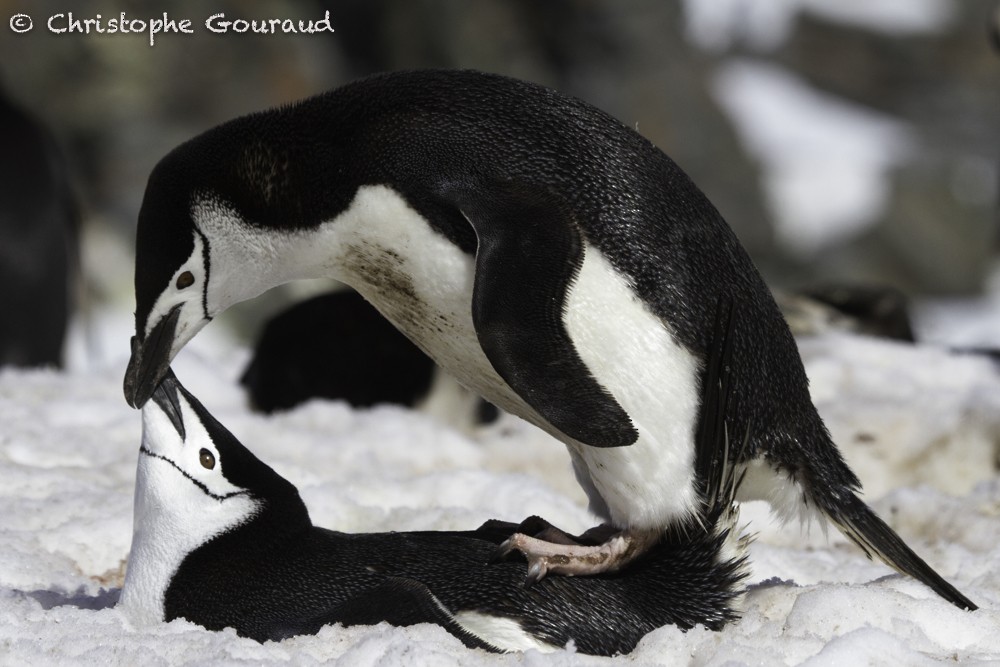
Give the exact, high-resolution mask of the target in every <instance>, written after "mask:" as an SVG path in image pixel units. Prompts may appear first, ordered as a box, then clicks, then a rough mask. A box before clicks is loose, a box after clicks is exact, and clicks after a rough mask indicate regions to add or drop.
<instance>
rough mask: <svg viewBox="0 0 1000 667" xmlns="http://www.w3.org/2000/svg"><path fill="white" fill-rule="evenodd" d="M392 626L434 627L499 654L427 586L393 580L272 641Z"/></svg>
mask: <svg viewBox="0 0 1000 667" xmlns="http://www.w3.org/2000/svg"><path fill="white" fill-rule="evenodd" d="M383 622H385V623H389V624H390V625H395V626H397V627H407V626H410V625H417V624H418V623H434V624H435V625H440V626H441V627H443V628H444V629H445V630H447V631H448V632H450V633H451V634H453V635H455V637H457V638H458V639H459V640H460V641H461V642H462V643H463V644H465V645H466V646H467V647H469V648H483V649H487V650H489V651H497V649H496V647H494V646H492V645H490V644H488V643H486V642H484V641H483V640H481V639H480V638H479V637H477V636H476V635H474V634H472V633H471V632H469V631H468V630H466V629H465V628H463V627H462V626H461V625H459V624H458V622H457V621H456V620H455V618H454V616H452V614H451V613H450V612H449V611H448V610H447V609H446V608H445V607H444V605H442V604H441V602H439V601H438V599H437V598H436V597H435V596H434V594H433V593H431V591H430V589H429V588H427V586H425V585H424V584H422V583H420V582H419V581H415V580H413V579H405V578H402V577H389V578H387V579H386V580H385V581H384V582H383V583H381V584H380V585H378V586H376V587H375V588H372V589H369V590H366V591H364V592H363V593H360V594H358V595H355V596H354V597H352V598H350V599H349V600H347V601H346V602H344V603H342V604H340V605H338V606H337V607H336V608H334V609H331V610H330V611H328V612H326V613H323V614H320V615H319V616H315V617H311V618H304V619H300V620H299V621H298V622H293V623H285V624H283V625H282V627H281V628H280V629H276V630H275V631H274V632H273V633H272V636H271V639H274V640H280V639H285V638H287V637H292V636H294V635H312V634H316V633H317V632H319V630H320V628H323V627H324V626H327V625H333V624H335V623H340V624H342V625H344V626H345V627H346V626H351V625H378V624H379V623H383Z"/></svg>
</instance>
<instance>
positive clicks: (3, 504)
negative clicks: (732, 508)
mask: <svg viewBox="0 0 1000 667" xmlns="http://www.w3.org/2000/svg"><path fill="white" fill-rule="evenodd" d="M102 322H103V324H101V327H104V328H103V329H101V331H102V332H103V333H101V336H105V338H102V340H103V341H104V344H103V348H102V349H103V350H104V351H105V353H104V355H103V357H102V360H101V361H100V362H97V363H90V364H83V363H81V362H80V361H79V360H78V361H77V362H76V363H74V364H73V366H74V368H72V369H71V370H70V371H68V372H55V371H46V370H41V371H39V370H36V371H24V370H3V371H0V664H4V665H15V664H16V665H26V664H30V665H50V664H73V665H76V664H88V663H101V664H124V665H131V664H143V665H183V664H220V665H249V664H254V665H261V664H296V665H311V664H316V663H320V662H325V663H333V664H344V665H480V664H482V665H490V664H528V665H542V664H545V665H569V664H573V665H577V664H586V665H590V664H594V665H597V664H610V663H611V662H612V661H613V662H615V663H616V664H617V663H629V664H636V665H646V664H670V665H676V664H697V665H723V664H769V665H770V664H811V665H825V664H851V665H864V664H873V665H874V664H908V665H922V664H936V663H938V662H940V661H948V662H952V661H955V660H957V661H959V662H961V663H963V664H976V663H981V664H986V663H992V664H996V661H1000V633H998V632H997V628H1000V567H998V566H1000V483H998V480H997V474H996V460H997V446H998V445H997V443H998V442H1000V373H998V369H997V367H996V366H995V365H993V363H992V362H990V361H988V360H986V359H984V358H982V357H974V356H961V357H957V356H953V355H951V354H949V353H947V352H945V351H943V350H942V349H940V348H935V347H917V348H914V347H908V346H904V345H897V344H893V343H889V342H884V341H876V340H872V339H866V338H860V337H852V336H846V335H831V336H825V337H821V338H816V339H811V340H804V341H802V342H801V349H802V352H803V357H804V359H805V361H806V365H807V369H808V371H809V373H810V376H811V378H812V382H813V385H812V386H813V393H814V397H815V400H816V403H817V405H818V407H819V408H820V410H821V412H822V413H823V414H824V416H825V417H826V419H827V423H828V425H829V427H830V429H831V431H832V433H833V434H834V436H835V438H836V439H837V441H838V442H839V443H841V445H842V448H843V451H844V452H845V455H846V456H847V457H848V459H849V461H850V462H851V463H852V465H853V466H854V468H855V470H856V471H857V472H858V474H859V475H860V476H861V478H862V480H863V481H864V482H865V483H866V487H867V489H868V490H869V493H868V496H867V498H868V500H869V501H870V502H872V503H873V504H874V506H875V508H876V510H877V511H878V512H879V513H880V514H881V515H882V516H883V517H884V518H885V519H886V520H887V521H888V522H889V523H890V525H892V526H893V527H894V528H895V529H896V530H898V531H899V532H900V534H902V535H903V536H904V538H905V539H906V540H907V541H908V543H909V544H910V545H911V546H912V547H913V548H914V549H915V550H916V551H917V552H918V553H920V554H921V555H922V556H923V557H924V558H925V559H926V560H927V561H928V562H929V563H930V564H932V566H933V567H935V568H936V569H937V570H938V571H939V572H940V573H941V574H942V575H943V576H945V577H946V578H947V579H949V580H950V581H951V582H952V583H954V584H955V585H956V586H957V587H958V588H959V589H960V590H961V591H962V592H963V593H965V594H966V595H968V596H969V597H970V598H971V599H972V600H974V601H975V602H976V603H978V604H979V605H980V606H981V608H980V610H979V611H977V612H974V613H967V612H964V611H960V610H958V609H956V608H954V607H952V606H951V605H950V604H948V603H946V602H944V601H943V600H941V599H939V598H937V597H936V596H935V595H934V594H933V593H932V592H930V591H929V590H928V589H927V588H926V587H924V586H923V585H921V584H919V583H918V582H916V581H913V580H911V579H908V578H905V577H902V576H900V575H897V574H895V573H894V572H893V571H892V570H890V569H889V568H888V567H886V566H884V565H882V564H879V563H873V562H870V561H868V560H866V559H865V557H864V556H863V555H862V554H861V552H860V551H859V550H858V549H857V548H855V547H854V546H853V545H851V544H850V543H848V542H847V541H846V540H845V539H844V538H842V537H841V536H840V534H839V533H837V532H836V531H835V530H831V531H829V541H827V540H826V539H824V537H823V531H822V530H815V529H814V530H812V531H811V533H809V534H808V535H803V533H801V532H800V531H799V529H798V527H796V526H785V527H780V526H777V525H774V524H772V523H770V522H768V520H767V518H766V514H765V512H764V511H763V508H762V507H759V506H753V505H751V506H747V507H745V508H744V514H743V516H744V519H746V520H749V521H750V524H751V525H750V526H749V528H748V530H749V531H751V532H757V533H758V538H757V541H756V542H755V543H754V544H753V545H752V546H751V549H750V558H751V564H752V569H753V575H752V579H751V587H750V590H749V593H748V595H747V596H746V598H745V602H744V605H743V607H744V615H743V618H742V619H741V620H740V621H738V622H736V623H734V624H732V625H730V626H729V627H727V628H726V629H724V630H723V631H721V632H709V631H707V630H704V629H703V628H696V629H694V630H691V631H689V632H686V633H684V632H681V631H679V630H677V629H676V628H673V627H665V628H662V629H660V630H658V631H656V632H653V633H651V634H650V635H648V636H647V637H646V638H645V639H644V640H643V641H642V642H641V644H640V645H639V646H638V648H637V649H636V650H635V651H634V652H633V653H632V654H631V655H629V656H627V657H623V658H622V657H619V658H617V659H614V660H612V659H606V658H592V657H589V656H583V655H579V654H577V653H575V652H574V651H573V650H572V648H569V649H567V650H565V651H561V652H557V653H555V654H551V655H545V656H543V655H542V654H540V653H537V652H528V653H526V654H518V655H505V656H499V655H492V654H487V653H485V652H482V651H473V650H469V649H466V648H465V647H463V646H462V644H460V643H459V642H458V640H456V639H455V638H453V637H452V636H450V635H449V634H447V633H446V632H445V631H444V630H442V629H441V628H438V627H435V626H430V625H421V626H415V627H411V628H393V627H389V626H387V625H384V624H383V625H379V626H374V627H355V628H343V627H340V626H333V627H327V628H325V629H324V630H323V631H322V632H321V633H320V634H318V635H316V636H309V637H297V638H293V639H290V640H286V641H284V642H281V643H267V644H258V643H256V642H254V641H252V640H248V639H242V638H239V637H237V636H236V634H235V633H234V632H233V631H224V632H209V631H206V630H204V629H202V628H200V627H198V626H195V625H193V624H191V623H187V622H184V621H175V622H172V623H168V624H160V625H157V626H154V627H151V628H143V629H137V628H133V627H130V625H129V624H128V622H127V621H126V620H125V619H124V618H123V616H122V615H121V614H120V613H119V612H118V611H117V610H116V609H115V608H114V606H113V603H114V601H115V599H116V597H117V593H118V588H119V587H120V586H121V582H122V576H123V567H124V563H125V560H126V558H127V555H128V549H129V542H130V539H131V533H132V525H131V524H132V491H133V482H134V474H135V467H136V459H137V455H138V447H139V436H140V416H139V413H138V412H136V411H134V410H132V409H130V408H129V407H128V406H127V405H126V404H125V401H124V399H123V397H122V390H121V385H122V382H121V381H122V374H123V372H124V367H125V363H126V361H127V358H126V356H125V354H126V350H127V349H128V345H127V340H128V334H127V328H126V327H125V326H124V324H125V323H126V320H124V319H121V318H119V319H117V320H115V319H114V318H112V319H111V320H110V322H111V324H108V320H102ZM99 328H100V327H99ZM212 331H213V327H209V329H208V330H206V332H205V333H204V334H203V335H202V336H199V337H198V338H197V339H195V341H193V342H192V344H191V345H189V346H188V348H186V349H185V350H184V351H183V352H182V353H181V355H180V356H179V358H178V360H177V361H176V363H175V364H174V368H175V370H176V372H177V375H178V377H179V378H180V379H181V381H182V382H184V383H185V385H186V386H187V387H188V388H189V389H190V390H191V391H192V392H193V393H195V395H197V396H198V397H199V398H200V399H201V400H202V401H203V402H204V403H205V405H206V406H207V407H208V409H209V410H210V411H211V412H213V414H215V415H216V417H218V418H219V419H220V420H221V421H222V422H223V423H224V424H226V425H227V426H228V427H229V428H230V429H231V430H232V431H233V432H234V433H235V434H236V435H237V436H238V437H239V438H240V439H241V440H242V441H243V442H244V443H245V444H246V445H247V446H249V447H250V448H251V449H253V451H254V452H255V453H257V454H258V456H260V457H261V458H262V459H263V460H265V461H267V462H268V463H269V464H270V465H271V466H272V467H274V468H275V469H276V470H277V471H278V472H280V473H281V474H282V475H284V476H285V477H287V478H288V479H289V480H291V481H292V482H294V483H295V484H296V485H297V486H298V488H299V490H300V491H301V493H302V496H303V498H304V500H305V502H306V504H307V505H308V507H309V509H310V512H311V514H312V517H313V520H314V522H315V523H316V524H317V525H321V526H326V527H330V528H337V529H341V530H346V531H384V530H416V529H440V530H450V529H468V528H474V527H476V526H478V525H479V524H480V523H481V522H483V521H484V520H486V519H488V518H493V517H496V518H502V519H507V520H511V521H519V520H521V519H522V518H524V517H526V516H528V515H531V514H535V513H537V514H541V515H543V516H545V517H546V518H548V519H549V520H551V521H553V522H554V523H556V524H557V525H561V526H563V527H564V528H567V529H569V530H571V531H575V530H582V529H584V528H586V527H588V526H589V525H591V522H592V517H591V516H590V515H589V514H588V512H587V510H586V503H585V499H584V496H583V494H582V492H581V491H580V490H579V489H578V488H577V487H576V485H575V482H574V481H573V479H572V476H571V474H570V472H569V459H568V456H567V454H566V452H565V450H564V448H563V446H562V445H561V444H559V443H557V442H555V441H554V440H552V439H551V438H549V437H548V436H546V435H544V434H543V433H541V432H540V431H538V430H537V429H535V428H533V427H530V426H528V425H526V424H524V423H522V422H519V421H517V420H515V419H514V418H505V419H504V420H502V421H501V422H500V423H499V424H497V425H494V426H491V427H488V428H485V429H482V430H480V431H478V432H475V433H472V434H471V435H469V434H463V433H459V432H456V431H454V430H451V429H449V428H447V427H444V426H441V425H439V424H438V423H437V422H435V421H433V420H432V419H431V418H430V417H427V416H426V415H423V414H419V413H415V412H412V411H409V410H405V409H402V408H397V407H378V408H374V409H371V410H354V409H351V408H349V407H348V406H346V405H344V404H342V403H336V402H327V401H314V402H311V403H309V404H306V405H304V406H302V407H300V408H299V409H296V410H294V411H291V412H289V413H285V414H281V415H278V416H274V417H270V418H268V417H263V416H258V415H255V414H253V413H251V412H250V411H249V410H248V409H247V407H246V405H245V399H244V396H243V394H242V392H241V391H240V389H239V387H238V385H237V383H236V378H237V377H238V375H239V373H240V371H241V369H242V366H243V364H244V363H245V361H246V360H247V358H248V352H247V351H246V350H244V349H238V348H235V347H234V346H233V344H232V343H231V342H230V341H228V340H226V339H225V337H224V336H223V335H222V334H221V333H220V332H219V331H215V332H214V333H210V332H212ZM110 350H115V351H116V352H109V351H110ZM99 356H100V355H99ZM595 613H600V610H595Z"/></svg>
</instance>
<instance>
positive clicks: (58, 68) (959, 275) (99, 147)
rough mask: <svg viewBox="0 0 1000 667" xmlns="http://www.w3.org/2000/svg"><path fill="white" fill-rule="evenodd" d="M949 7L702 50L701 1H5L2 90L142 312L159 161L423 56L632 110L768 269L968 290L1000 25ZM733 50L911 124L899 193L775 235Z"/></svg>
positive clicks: (978, 11) (782, 276)
mask: <svg viewBox="0 0 1000 667" xmlns="http://www.w3.org/2000/svg"><path fill="white" fill-rule="evenodd" d="M701 1H702V0H691V2H701ZM829 2H830V3H834V4H835V3H836V2H837V0H829ZM812 4H818V3H815V2H814V3H812ZM949 4H950V5H951V6H952V8H951V17H950V19H949V20H948V21H947V23H946V24H945V25H944V26H942V27H940V28H939V29H934V30H929V31H915V32H908V31H905V30H900V31H894V30H884V29H873V28H870V27H865V26H863V25H854V24H848V23H845V22H839V21H834V20H832V19H830V18H827V17H826V16H825V13H824V12H815V11H808V10H801V11H799V12H798V13H797V14H795V15H794V18H793V22H792V24H791V26H790V28H789V31H788V33H787V38H785V39H784V40H781V41H778V42H776V43H766V40H765V42H761V41H760V40H754V39H750V38H748V37H746V36H745V35H742V36H741V35H740V34H736V36H735V37H733V38H732V39H728V40H723V41H722V42H720V43H719V44H718V45H716V46H715V47H714V48H705V47H703V46H699V45H698V44H697V43H696V40H693V39H692V38H691V37H690V36H689V30H688V27H687V26H688V23H687V19H686V12H685V9H686V5H685V4H684V3H681V2H668V1H663V0H631V1H630V2H625V3H622V2H617V1H616V0H549V1H545V2H540V1H538V0H474V1H470V2H459V1H457V0H382V1H369V0H310V1H306V0H299V1H296V0H241V1H239V2H237V1H236V0H216V1H215V2H213V3H207V4H206V3H203V2H200V1H198V0H161V1H160V2H157V3H150V2H139V1H138V0H116V1H115V2H113V3H108V2H106V1H105V0H102V1H96V0H73V1H70V0H30V1H29V0H0V18H2V22H0V85H2V86H3V87H4V88H5V89H6V90H7V92H8V93H9V94H10V95H11V97H13V98H15V99H17V100H18V101H19V103H20V104H21V105H23V106H24V107H26V108H28V109H31V110H32V111H33V112H34V113H35V114H36V115H37V116H38V117H39V118H40V119H41V120H43V121H44V122H45V123H46V124H47V125H48V126H49V128H50V129H51V130H52V132H53V134H54V135H55V137H56V138H57V139H58V141H59V142H60V144H61V146H62V148H63V151H64V152H65V153H66V154H67V155H68V156H69V160H70V163H71V165H72V171H73V174H74V176H75V183H76V190H77V193H78V196H79V199H80V201H81V204H82V209H83V212H84V215H83V218H84V228H83V229H84V239H85V241H84V253H83V274H84V277H85V282H86V285H85V289H84V293H85V297H86V298H84V299H83V303H84V304H85V305H86V304H90V306H93V305H95V304H101V303H104V302H107V301H112V302H120V303H127V304H128V306H127V307H131V298H132V297H131V272H132V267H131V264H130V259H129V257H128V252H129V249H130V247H131V243H132V235H133V233H134V225H135V216H136V213H137V211H138V208H139V204H140V201H141V198H142V192H143V188H144V186H145V179H146V177H147V175H148V174H149V172H150V170H151V169H152V167H153V165H154V164H155V163H156V161H157V160H158V159H159V158H160V157H162V156H163V155H164V154H165V153H166V152H167V151H168V150H170V149H171V148H172V147H173V146H175V145H176V144H178V143H179V142H181V141H183V140H184V139H186V138H188V137H190V136H192V135H194V134H196V133H198V132H200V131H201V130H204V129H206V128H208V127H210V126H212V125H214V124H217V123H219V122H221V121H223V120H226V119H228V118H231V117H233V116H235V115H238V114H243V113H247V112H250V111H253V110H256V109H260V108H263V107H268V106H272V105H276V104H280V103H284V102H288V101H292V100H295V99H297V98H301V97H304V96H307V95H310V94H313V93H316V92H319V91H322V90H324V89H327V88H330V87H334V86H337V85H339V84H341V83H343V82H346V81H348V80H350V79H353V78H355V77H359V76H363V75H365V74H368V73H371V72H375V71H380V70H388V69H409V68H419V67H472V68H478V69H484V70H490V71H495V72H500V73H504V74H508V75H512V76H517V77H522V78H526V79H531V80H534V81H537V82H540V83H543V84H546V85H550V86H553V87H556V88H559V89H560V90H562V91H564V92H567V93H570V94H573V95H576V96H579V97H581V98H584V99H586V100H588V101H590V102H591V103H593V104H595V105H597V106H599V107H602V108H604V109H605V110H607V111H609V112H610V113H612V114H613V115H615V116H616V117H618V118H620V119H621V120H622V121H623V122H625V123H627V124H629V125H632V126H637V127H638V129H639V131H640V132H642V133H643V134H644V135H646V136H647V137H649V138H650V139H652V140H653V141H654V142H655V143H656V144H657V145H659V146H660V147H661V148H663V149H664V150H665V151H666V152H667V153H669V154H670V155H671V156H672V157H673V158H674V159H675V160H676V161H677V162H678V163H679V164H680V165H681V166H682V167H683V168H684V169H685V170H686V171H688V172H689V173H690V174H691V176H692V177H693V178H694V180H695V181H696V182H697V183H698V184H699V185H700V186H701V187H702V188H703V189H704V190H705V191H706V192H707V193H708V195H709V197H710V198H711V199H712V201H713V202H715V204H716V205H717V207H718V208H719V209H720V210H721V211H722V213H723V215H724V216H725V217H726V219H727V220H728V221H729V222H730V224H731V225H732V226H733V228H734V229H735V230H736V232H737V233H738V234H739V236H740V237H741V238H742V240H743V241H744V243H745V245H746V246H747V248H748V249H749V251H750V252H751V254H752V255H753V257H754V258H755V260H756V261H757V263H758V265H759V266H760V267H761V269H762V271H763V272H764V273H765V276H766V277H767V278H768V279H769V280H770V281H771V282H772V284H775V285H777V286H802V285H809V284H816V283H830V282H840V281H850V282H859V281H860V282H869V281H875V282H879V283H884V284H887V285H890V286H892V287H895V288H898V289H900V290H902V291H904V292H905V293H908V294H910V295H926V294H931V295H967V294H974V293H976V292H977V291H979V290H980V289H982V286H983V283H984V279H985V277H986V276H987V275H988V272H989V270H990V267H991V264H992V262H993V259H994V258H995V255H996V250H997V248H998V240H997V239H998V225H1000V222H998V218H997V213H996V211H997V205H996V193H997V183H998V180H1000V179H998V168H997V166H998V162H1000V156H998V154H997V153H998V146H1000V122H998V117H1000V116H998V111H1000V57H998V54H997V53H996V52H995V51H993V50H992V49H991V44H990V40H989V33H988V24H989V21H990V17H991V14H992V12H993V10H994V7H995V2H994V0H962V1H961V2H951V3H949ZM734 6H739V3H735V4H734ZM325 10H329V11H330V16H331V22H332V24H333V25H334V27H335V28H336V33H335V34H332V35H330V34H323V35H311V36H310V35H272V36H259V35H250V34H244V35H236V34H229V35H215V34H212V33H210V32H208V31H207V30H206V29H205V27H204V20H205V18H206V17H208V16H209V15H211V14H214V13H218V12H225V13H226V15H227V17H231V18H236V17H244V18H292V19H300V18H302V19H310V18H312V19H319V18H321V17H322V16H323V12H324V11H325ZM70 11H72V12H73V13H74V14H75V15H76V16H77V17H78V18H92V17H94V16H95V15H96V14H98V13H101V14H102V16H104V18H105V19H107V18H110V17H111V16H117V14H118V12H122V11H124V12H126V13H127V14H128V15H129V16H131V17H135V18H142V19H149V18H152V17H158V16H160V15H161V14H162V12H168V13H169V14H170V16H171V17H172V18H177V19H181V18H189V19H191V20H192V22H193V28H194V30H195V34H193V35H177V34H168V35H159V36H158V38H157V41H156V44H155V46H153V47H150V46H149V45H148V41H147V39H146V37H144V36H142V35H107V34H105V35H95V34H91V35H80V34H63V35H53V34H50V33H49V32H48V30H47V29H46V28H45V21H46V19H47V17H49V16H51V15H53V14H56V13H60V12H62V13H66V12H70ZM19 12H23V13H27V14H30V15H31V16H32V17H33V18H34V22H35V28H34V30H32V31H31V32H30V33H27V34H15V33H13V32H12V31H11V30H10V29H9V27H8V19H9V17H10V16H12V15H14V14H16V13H19ZM734 58H740V59H743V60H750V61H751V62H763V63H769V64H772V65H776V66H780V67H781V68H785V69H786V70H787V71H790V72H792V73H794V74H795V75H796V76H797V77H799V78H800V79H801V80H803V81H805V82H806V83H807V84H808V85H810V86H812V87H814V88H815V89H816V90H818V91H822V92H824V93H826V94H830V95H833V96H836V97H839V98H842V99H844V100H847V101H849V102H851V103H852V104H854V105H858V106H860V107H863V108H869V109H872V110H875V111H877V112H880V113H882V114H885V115H888V116H890V117H893V118H895V119H898V120H900V121H902V122H903V123H905V124H906V126H908V127H909V128H910V130H911V132H912V135H913V137H914V138H915V142H914V143H915V145H916V148H917V150H915V151H914V152H913V154H912V155H910V156H909V157H908V158H907V160H906V161H905V162H904V163H902V164H900V165H899V166H898V167H896V168H894V170H893V172H892V173H891V174H890V176H891V197H890V199H889V203H888V205H887V206H886V207H885V210H883V211H879V212H873V216H874V218H875V219H874V220H873V221H872V224H871V225H869V226H867V227H866V228H865V230H864V231H863V232H862V233H860V234H856V235H853V236H850V237H848V238H846V239H845V240H843V241H841V242H838V243H836V244H833V245H829V246H824V247H822V248H820V249H819V250H817V251H814V252H812V253H810V254H808V255H801V254H798V255H797V254H795V253H794V252H791V251H790V250H789V248H788V247H786V246H785V245H783V244H781V243H780V240H779V239H778V238H777V235H776V233H775V228H774V225H773V219H774V213H773V211H771V210H770V208H769V204H768V200H767V197H766V195H765V194H764V192H763V189H762V176H761V166H760V165H759V164H758V162H757V159H756V158H755V157H753V156H752V155H751V154H750V153H749V152H748V151H747V149H746V147H745V146H744V142H743V140H742V138H741V137H740V135H739V134H738V132H737V129H736V128H735V126H734V124H733V122H732V119H730V118H729V116H728V115H727V113H726V111H725V110H724V109H723V108H722V107H720V105H719V104H718V102H717V101H716V99H715V97H714V95H713V92H712V80H713V76H714V75H715V73H716V72H717V71H718V69H719V68H720V67H721V66H723V65H724V64H725V63H727V62H730V61H731V60H732V59H734ZM0 150H3V147H0ZM817 159H818V160H819V161H820V163H821V160H822V156H818V157H817ZM0 187H3V184H2V183H0ZM255 308H258V309H260V308H262V307H261V306H260V305H259V304H258V305H257V306H255ZM264 308H265V309H266V306H265V307H264Z"/></svg>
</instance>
